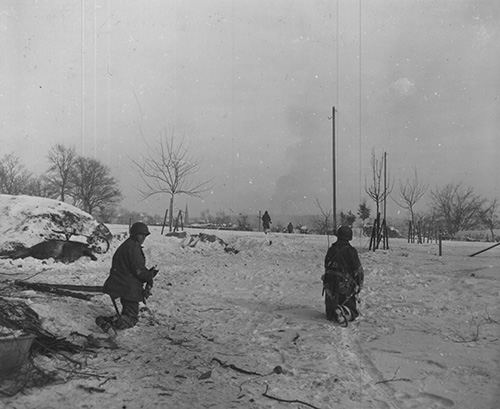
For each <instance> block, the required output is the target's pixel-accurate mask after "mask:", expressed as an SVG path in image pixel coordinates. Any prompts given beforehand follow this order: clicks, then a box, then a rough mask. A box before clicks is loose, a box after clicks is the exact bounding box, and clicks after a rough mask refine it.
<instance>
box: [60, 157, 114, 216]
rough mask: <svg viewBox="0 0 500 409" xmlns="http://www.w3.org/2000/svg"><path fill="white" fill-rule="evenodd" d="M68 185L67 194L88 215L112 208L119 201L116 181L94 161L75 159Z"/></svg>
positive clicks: (105, 169)
mask: <svg viewBox="0 0 500 409" xmlns="http://www.w3.org/2000/svg"><path fill="white" fill-rule="evenodd" d="M70 184H71V190H70V191H69V192H68V193H69V195H70V196H71V197H72V198H73V200H74V201H75V205H76V206H78V207H80V208H81V209H82V210H84V211H86V212H87V213H90V214H92V213H93V212H94V211H95V210H98V209H99V210H100V211H102V210H103V209H105V208H106V207H109V206H114V205H115V204H116V203H117V202H118V201H119V200H120V199H121V193H120V190H119V189H118V187H117V186H118V183H117V181H116V180H115V178H113V177H112V176H111V174H110V170H109V169H108V168H107V167H106V166H104V165H103V164H102V163H101V162H99V161H98V160H96V159H92V158H85V157H78V158H76V159H75V162H74V168H73V170H72V172H71V183H70Z"/></svg>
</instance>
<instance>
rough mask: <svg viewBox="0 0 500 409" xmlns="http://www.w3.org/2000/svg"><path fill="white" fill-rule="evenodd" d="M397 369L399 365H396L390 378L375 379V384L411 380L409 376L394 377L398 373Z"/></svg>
mask: <svg viewBox="0 0 500 409" xmlns="http://www.w3.org/2000/svg"><path fill="white" fill-rule="evenodd" d="M398 371H399V367H398V369H396V370H395V371H394V375H392V378H390V379H382V380H381V381H377V382H375V385H377V384H379V383H388V382H397V381H403V382H411V379H409V378H396V374H397V373H398Z"/></svg>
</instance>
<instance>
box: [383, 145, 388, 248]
mask: <svg viewBox="0 0 500 409" xmlns="http://www.w3.org/2000/svg"><path fill="white" fill-rule="evenodd" d="M387 233H388V229H387V152H384V231H383V235H384V246H383V248H384V250H386V249H389V237H387Z"/></svg>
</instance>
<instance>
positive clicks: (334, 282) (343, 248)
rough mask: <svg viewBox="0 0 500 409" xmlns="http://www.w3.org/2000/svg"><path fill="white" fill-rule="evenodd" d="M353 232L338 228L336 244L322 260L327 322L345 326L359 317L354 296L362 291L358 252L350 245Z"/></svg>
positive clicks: (342, 227)
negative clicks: (323, 263) (323, 262)
mask: <svg viewBox="0 0 500 409" xmlns="http://www.w3.org/2000/svg"><path fill="white" fill-rule="evenodd" d="M351 240H352V229H351V228H350V227H348V226H341V227H339V229H338V230H337V241H336V242H335V243H333V244H332V245H331V246H330V248H329V249H328V252H327V253H326V257H325V274H324V275H323V276H322V277H321V278H322V280H323V291H324V293H325V307H326V318H327V319H328V320H330V321H334V322H338V323H340V324H343V325H345V326H347V323H348V321H353V320H354V319H356V317H357V316H358V315H359V312H358V309H357V306H356V295H357V294H358V293H359V291H360V290H361V287H362V286H363V281H364V272H363V267H362V266H361V262H360V260H359V257H358V252H357V251H356V249H355V248H354V247H352V246H351V245H350V244H349V241H351Z"/></svg>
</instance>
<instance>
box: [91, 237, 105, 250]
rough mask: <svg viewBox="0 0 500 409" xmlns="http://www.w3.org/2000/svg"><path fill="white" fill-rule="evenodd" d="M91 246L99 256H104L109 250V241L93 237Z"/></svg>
mask: <svg viewBox="0 0 500 409" xmlns="http://www.w3.org/2000/svg"><path fill="white" fill-rule="evenodd" d="M90 245H91V246H92V250H94V251H95V252H96V253H97V254H104V253H106V252H107V251H108V250H109V241H108V240H106V239H105V238H104V237H102V236H95V237H93V238H92V240H91V241H90Z"/></svg>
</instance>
